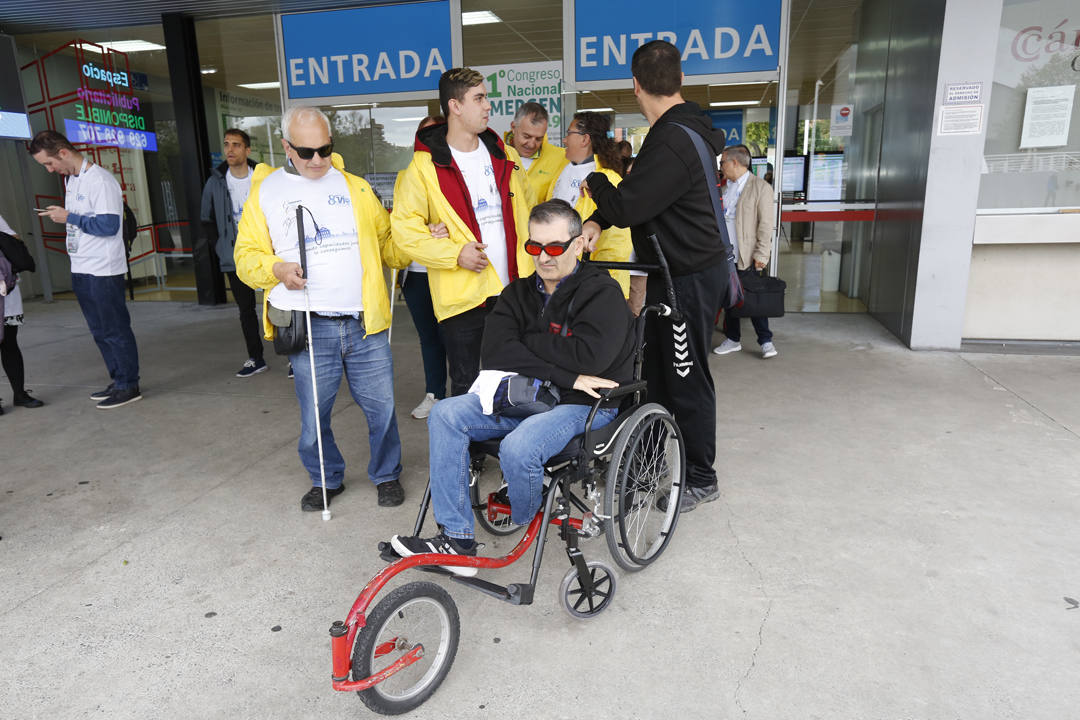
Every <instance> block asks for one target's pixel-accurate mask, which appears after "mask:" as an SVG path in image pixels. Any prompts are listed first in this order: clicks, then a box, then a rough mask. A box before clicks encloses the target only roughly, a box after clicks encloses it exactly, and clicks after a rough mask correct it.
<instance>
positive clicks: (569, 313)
mask: <svg viewBox="0 0 1080 720" xmlns="http://www.w3.org/2000/svg"><path fill="white" fill-rule="evenodd" d="M536 281H537V277H536V275H530V276H529V277H524V278H518V279H517V280H514V281H513V282H511V283H510V284H509V285H507V286H506V287H505V288H503V291H502V293H501V294H500V295H499V301H498V302H497V303H496V304H495V309H493V310H492V311H491V314H490V315H488V317H487V321H486V322H485V324H484V340H483V342H482V344H481V349H480V361H481V364H482V365H483V367H484V369H485V370H503V371H507V372H516V373H520V374H522V375H527V376H529V377H535V378H539V379H541V380H550V381H551V382H553V383H554V384H555V385H557V386H558V387H559V390H560V392H561V393H562V400H561V402H562V403H563V404H567V403H571V404H575V405H591V404H592V403H593V401H594V398H593V397H591V396H589V395H587V394H586V393H583V392H580V391H578V390H573V387H574V381H575V380H577V377H578V375H594V376H596V377H602V378H607V379H608V380H614V381H616V382H618V383H620V384H625V383H628V382H630V381H631V380H632V379H633V376H634V343H635V337H634V332H633V317H632V316H631V315H630V310H629V309H628V308H627V306H626V300H625V299H623V294H622V289H621V288H620V287H619V284H618V283H617V282H615V280H613V279H612V278H611V276H610V275H608V274H607V273H606V272H604V271H602V270H597V269H596V268H593V267H591V266H589V265H588V263H579V264H578V269H577V272H575V273H574V274H573V275H570V276H569V277H567V278H566V279H565V280H563V282H562V284H561V285H560V286H559V287H558V288H557V289H556V290H555V293H554V294H553V295H552V296H551V300H549V301H548V304H547V306H546V307H545V306H544V294H543V293H542V292H541V291H540V289H539V288H538V287H537V286H536ZM564 328H565V329H566V333H565V335H564V334H563V329H564Z"/></svg>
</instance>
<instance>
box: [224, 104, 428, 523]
mask: <svg viewBox="0 0 1080 720" xmlns="http://www.w3.org/2000/svg"><path fill="white" fill-rule="evenodd" d="M281 128H282V132H283V133H284V135H285V137H284V138H283V139H282V141H281V145H282V147H283V148H284V150H285V155H286V157H287V163H286V167H284V168H280V169H276V170H275V169H273V168H270V167H269V166H266V165H258V166H257V167H256V168H255V173H254V176H253V178H252V182H251V194H250V195H249V196H248V201H247V204H246V205H245V206H244V212H243V216H242V217H241V219H240V230H239V233H238V236H237V239H236V250H235V259H236V273H237V275H239V276H240V279H241V280H242V281H244V282H245V283H247V284H248V285H250V286H252V287H256V288H262V289H263V290H264V291H265V293H264V297H263V329H264V335H265V337H266V338H267V339H268V340H271V339H273V337H274V327H273V325H272V324H271V323H270V319H269V317H268V314H267V306H268V305H269V306H272V307H273V308H275V309H276V310H281V311H296V310H300V311H303V310H305V309H307V308H308V307H309V305H308V301H307V300H306V298H305V293H306V294H307V295H309V296H310V310H311V344H312V347H313V349H314V353H315V362H314V364H315V377H314V378H312V376H311V361H310V358H309V355H308V350H307V348H306V347H305V348H303V349H302V350H300V351H299V352H297V353H294V354H292V355H290V356H289V360H290V361H291V362H292V366H293V371H294V373H295V375H296V378H295V382H294V385H295V388H296V397H297V400H299V401H300V426H301V427H300V443H299V451H300V460H301V462H302V463H303V465H304V468H305V469H306V470H307V472H308V475H309V476H310V478H311V485H312V487H311V489H310V490H309V491H308V492H307V493H306V494H305V495H304V496H303V497H302V498H301V500H300V509H301V510H305V511H314V510H322V507H323V505H322V489H321V477H320V467H319V450H318V438H317V437H316V435H315V432H316V423H315V409H314V398H313V395H312V387H313V383H315V384H317V388H318V397H319V420H320V423H321V428H322V442H323V457H324V461H325V469H326V488H327V493H326V495H327V500H329V499H331V498H333V497H336V496H337V495H340V494H341V493H342V492H343V491H344V490H345V484H344V482H343V480H344V476H345V459H344V458H343V457H342V455H341V451H340V450H338V446H337V443H336V442H335V441H334V434H333V432H332V431H331V429H330V419H331V414H330V413H331V410H332V409H333V407H334V399H335V398H336V397H337V392H338V387H339V385H340V384H341V376H342V374H343V373H344V375H345V378H346V380H347V381H348V384H349V391H350V392H351V393H352V396H353V399H354V400H355V401H356V403H357V404H358V405H359V406H360V408H361V409H362V410H363V411H364V415H365V417H366V418H367V424H368V443H369V446H370V450H371V455H370V460H369V462H368V468H367V469H368V477H369V478H370V479H371V481H372V482H373V483H375V485H376V487H377V488H378V496H379V505H382V506H393V505H400V504H401V503H402V501H403V500H404V499H405V493H404V490H403V489H402V487H401V483H400V482H399V478H400V476H401V440H400V439H399V437H398V427H397V416H396V415H395V414H394V372H393V365H392V363H391V358H390V343H389V341H388V339H387V333H386V329H387V328H388V327H389V326H390V300H389V298H388V297H387V293H386V283H385V281H384V280H383V267H382V266H383V262H386V263H387V264H388V265H391V266H393V267H404V266H405V265H407V264H408V263H407V261H405V260H403V259H402V258H401V257H400V256H397V255H396V254H395V253H394V249H393V245H392V244H391V243H390V221H389V217H388V216H387V213H386V210H385V209H384V208H383V206H382V203H381V202H380V201H379V199H378V197H377V196H376V195H375V193H374V192H373V191H372V189H371V186H370V185H368V183H367V182H366V181H365V180H363V179H362V178H360V177H357V176H355V175H352V174H350V173H347V172H344V170H343V164H342V162H341V156H340V155H336V154H332V153H333V139H332V138H331V136H330V123H329V121H328V120H327V118H326V116H325V115H324V114H323V113H322V112H321V111H319V110H318V109H316V108H310V107H293V108H290V109H289V110H288V111H287V112H286V113H285V115H284V117H283V118H282V120H281ZM298 207H299V208H301V213H302V234H303V237H304V247H305V249H306V262H307V269H306V271H305V270H304V269H302V268H301V265H300V249H299V242H298V237H299V234H300V232H299V231H298V228H297V208H298Z"/></svg>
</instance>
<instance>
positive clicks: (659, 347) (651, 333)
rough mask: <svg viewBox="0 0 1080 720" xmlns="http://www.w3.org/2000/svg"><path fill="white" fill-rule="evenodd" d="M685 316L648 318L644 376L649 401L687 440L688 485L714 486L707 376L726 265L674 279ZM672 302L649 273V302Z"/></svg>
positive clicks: (712, 408) (712, 392)
mask: <svg viewBox="0 0 1080 720" xmlns="http://www.w3.org/2000/svg"><path fill="white" fill-rule="evenodd" d="M672 283H673V285H674V286H675V298H676V302H677V303H678V305H679V311H680V312H681V313H682V318H681V319H680V320H679V321H678V322H672V319H671V318H669V317H668V318H658V317H656V316H655V315H650V316H649V319H648V324H647V325H646V327H645V356H644V368H643V371H644V375H645V379H646V380H647V381H648V382H649V400H650V401H652V402H658V403H660V404H661V405H663V406H664V407H666V408H667V409H668V410H669V411H670V412H671V414H672V415H674V416H675V422H676V423H677V424H678V426H679V431H680V432H682V434H683V439H684V440H685V441H686V484H687V485H689V486H696V487H701V486H705V485H712V484H714V483H715V482H716V471H715V470H714V469H713V462H714V461H715V460H716V389H715V387H714V385H713V379H712V374H711V373H710V372H709V362H708V358H709V343H710V341H711V339H712V331H713V322H714V321H715V319H716V312H717V310H718V309H719V307H720V288H721V287H723V283H724V267H723V265H717V266H715V267H711V268H707V269H705V270H701V271H699V272H696V273H691V274H689V275H679V276H678V277H675V278H673V279H672ZM660 302H662V303H664V304H667V303H668V299H667V292H666V287H665V285H664V279H663V276H661V275H659V274H656V273H653V274H651V275H649V284H648V286H647V288H646V290H645V303H646V304H647V305H653V304H656V303H660Z"/></svg>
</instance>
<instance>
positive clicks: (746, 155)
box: [723, 145, 750, 168]
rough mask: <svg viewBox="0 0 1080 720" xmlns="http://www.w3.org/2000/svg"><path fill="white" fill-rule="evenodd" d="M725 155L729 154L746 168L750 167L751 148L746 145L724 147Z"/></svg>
mask: <svg viewBox="0 0 1080 720" xmlns="http://www.w3.org/2000/svg"><path fill="white" fill-rule="evenodd" d="M723 155H727V156H728V157H729V158H731V159H732V160H734V161H735V162H737V163H739V164H740V165H742V166H743V167H744V168H748V167H750V148H748V147H746V146H745V145H728V146H727V147H726V148H724V152H723Z"/></svg>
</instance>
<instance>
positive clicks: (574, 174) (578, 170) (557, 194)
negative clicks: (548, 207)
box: [551, 160, 596, 207]
mask: <svg viewBox="0 0 1080 720" xmlns="http://www.w3.org/2000/svg"><path fill="white" fill-rule="evenodd" d="M595 171H596V161H595V160H589V161H588V162H583V163H581V164H580V165H574V164H573V163H570V164H569V165H567V166H566V167H564V168H563V171H562V172H561V173H559V177H558V178H556V179H555V187H554V188H553V189H552V191H551V197H552V198H553V199H555V200H565V201H566V202H568V203H570V207H574V206H575V205H576V204H577V201H578V199H579V198H580V197H581V183H582V182H583V181H584V180H585V178H586V177H588V176H589V173H591V172H595Z"/></svg>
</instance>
